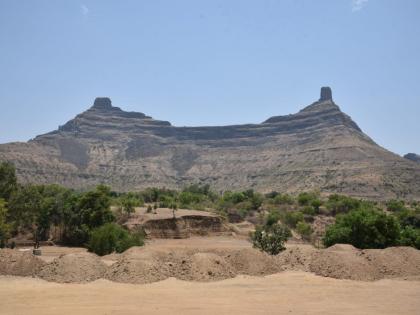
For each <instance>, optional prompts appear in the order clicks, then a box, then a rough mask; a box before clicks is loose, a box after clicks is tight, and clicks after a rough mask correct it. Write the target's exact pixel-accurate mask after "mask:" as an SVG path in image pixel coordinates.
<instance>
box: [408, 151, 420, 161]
mask: <svg viewBox="0 0 420 315" xmlns="http://www.w3.org/2000/svg"><path fill="white" fill-rule="evenodd" d="M404 158H406V159H407V160H410V161H413V162H417V163H420V155H418V154H415V153H407V154H406V155H404Z"/></svg>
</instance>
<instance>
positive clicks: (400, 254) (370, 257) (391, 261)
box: [361, 247, 420, 278]
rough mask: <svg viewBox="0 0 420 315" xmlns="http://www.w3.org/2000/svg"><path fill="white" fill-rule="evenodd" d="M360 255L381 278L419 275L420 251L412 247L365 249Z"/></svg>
mask: <svg viewBox="0 0 420 315" xmlns="http://www.w3.org/2000/svg"><path fill="white" fill-rule="evenodd" d="M361 255H362V256H363V257H364V258H365V259H366V260H367V261H369V263H370V264H371V265H372V266H373V267H374V268H375V270H376V271H377V272H378V273H379V275H380V277H381V278H404V277H408V278H410V277H416V276H420V251H419V250H416V249H414V248H412V247H389V248H386V249H367V250H364V251H362V253H361Z"/></svg>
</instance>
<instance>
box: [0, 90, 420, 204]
mask: <svg viewBox="0 0 420 315" xmlns="http://www.w3.org/2000/svg"><path fill="white" fill-rule="evenodd" d="M0 160H9V161H12V162H13V163H15V165H16V168H17V173H18V177H19V179H20V180H21V181H22V182H35V183H60V184H62V185H65V186H69V187H74V188H78V189H85V188H90V187H92V186H94V185H96V184H98V183H106V184H108V185H110V186H112V188H113V189H115V190H120V191H125V190H136V189H142V188H145V187H150V186H159V187H168V188H180V187H182V186H184V185H186V184H189V183H197V182H200V183H207V184H210V185H211V187H213V188H214V189H216V190H218V191H222V190H236V189H248V188H253V189H255V190H258V191H261V192H268V191H272V190H278V191H284V192H286V191H287V192H291V193H294V192H299V191H303V190H311V189H320V190H321V191H323V192H337V193H345V194H349V195H354V196H359V197H365V198H373V199H388V198H395V197H401V198H407V199H411V198H413V199H420V165H418V164H416V163H413V162H410V161H408V160H406V159H404V158H402V157H400V156H398V155H396V154H394V153H391V152H389V151H387V150H385V149H384V148H381V147H380V146H378V145H377V144H376V143H375V142H374V141H373V140H372V139H370V138H369V137H368V136H367V135H366V134H364V133H363V132H362V130H361V129H360V128H359V127H358V125H357V124H356V123H355V122H354V121H353V120H352V119H351V118H350V117H349V116H347V115H346V114H344V113H343V112H342V111H341V110H340V108H339V106H337V105H336V104H335V103H334V101H333V99H332V93H331V89H330V88H328V87H324V88H322V89H321V98H320V99H319V100H318V101H316V102H314V103H313V104H311V105H309V106H307V107H306V108H304V109H303V110H301V111H300V112H298V113H296V114H293V115H287V116H275V117H271V118H269V119H267V120H266V121H264V122H263V123H260V124H247V125H233V126H221V127H175V126H172V125H171V124H170V123H169V122H167V121H161V120H155V119H153V118H151V117H149V116H146V115H145V114H143V113H136V112H126V111H123V110H121V109H120V108H118V107H114V106H112V104H111V100H110V99H109V98H97V99H96V100H95V102H94V104H93V106H92V107H91V108H89V109H88V110H86V111H85V112H83V113H81V114H79V115H77V116H76V117H75V118H73V119H72V120H70V121H68V122H67V123H66V124H64V125H63V126H60V127H59V128H58V130H55V131H52V132H49V133H47V134H44V135H41V136H37V137H36V138H34V139H33V140H30V141H29V142H27V143H7V144H2V145H0Z"/></svg>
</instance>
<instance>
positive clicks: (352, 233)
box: [323, 209, 400, 249]
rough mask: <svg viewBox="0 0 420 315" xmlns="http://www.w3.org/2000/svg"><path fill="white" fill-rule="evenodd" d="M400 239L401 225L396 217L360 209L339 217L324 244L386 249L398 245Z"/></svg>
mask: <svg viewBox="0 0 420 315" xmlns="http://www.w3.org/2000/svg"><path fill="white" fill-rule="evenodd" d="M399 237H400V225H399V223H398V221H397V220H396V218H395V217H394V216H391V215H387V214H386V213H384V212H382V211H378V210H375V209H360V210H353V211H351V212H349V213H347V214H342V215H339V216H337V220H336V223H335V224H333V225H331V226H330V227H329V228H328V229H327V231H326V234H325V237H324V239H323V242H324V245H325V246H331V245H334V244H337V243H344V244H351V245H353V246H355V247H357V248H361V249H365V248H385V247H389V246H394V245H396V244H397V243H398V239H399Z"/></svg>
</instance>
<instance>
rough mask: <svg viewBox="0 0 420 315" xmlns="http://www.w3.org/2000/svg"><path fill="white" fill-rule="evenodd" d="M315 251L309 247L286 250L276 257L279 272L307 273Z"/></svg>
mask: <svg viewBox="0 0 420 315" xmlns="http://www.w3.org/2000/svg"><path fill="white" fill-rule="evenodd" d="M316 252H317V250H316V249H315V248H313V247H310V246H305V247H299V246H294V247H291V248H286V250H284V251H283V252H281V253H280V254H279V255H277V256H276V261H277V264H278V265H279V267H280V270H281V271H284V270H293V271H309V269H310V264H311V261H312V257H313V255H314V253H316Z"/></svg>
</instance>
